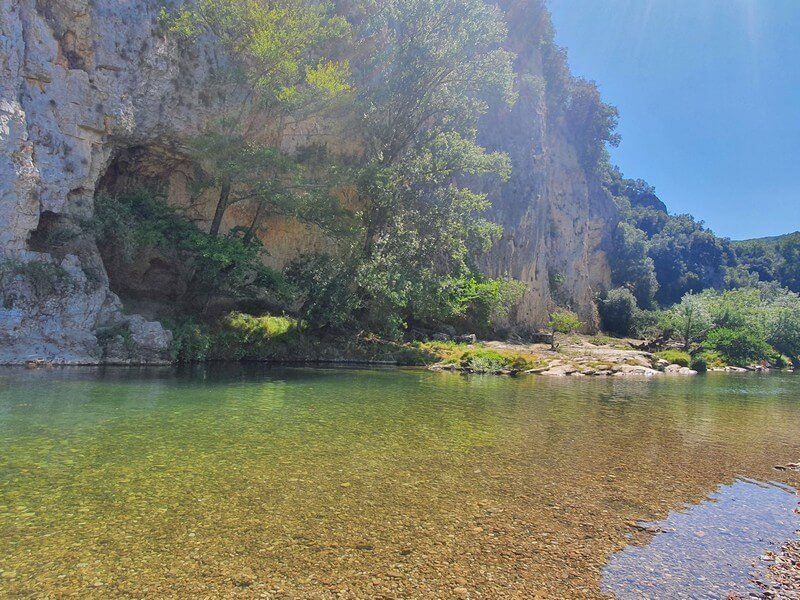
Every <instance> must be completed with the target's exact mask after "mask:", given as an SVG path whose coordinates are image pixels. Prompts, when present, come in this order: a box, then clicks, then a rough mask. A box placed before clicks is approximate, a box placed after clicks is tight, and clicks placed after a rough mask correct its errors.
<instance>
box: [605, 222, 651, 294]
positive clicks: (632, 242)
mask: <svg viewBox="0 0 800 600" xmlns="http://www.w3.org/2000/svg"><path fill="white" fill-rule="evenodd" d="M611 267H612V268H611V277H612V280H613V282H614V285H617V286H624V287H627V288H628V289H630V290H631V291H632V292H633V294H634V296H635V297H636V300H637V302H638V304H639V306H641V307H642V308H649V307H650V306H651V305H652V303H653V298H654V297H655V295H656V292H657V291H658V280H657V279H656V273H655V266H654V264H653V259H652V258H650V256H648V242H647V236H646V235H645V233H644V232H643V231H641V230H639V229H637V228H636V227H634V226H633V225H629V224H628V223H620V224H619V226H618V227H617V230H616V232H615V234H614V249H613V251H612V254H611Z"/></svg>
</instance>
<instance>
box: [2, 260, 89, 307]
mask: <svg viewBox="0 0 800 600" xmlns="http://www.w3.org/2000/svg"><path fill="white" fill-rule="evenodd" d="M7 276H11V277H14V276H21V277H25V278H26V279H27V280H28V281H29V282H30V284H31V285H32V286H33V289H34V291H35V292H36V295H37V296H38V297H39V298H47V297H49V296H56V295H61V294H67V293H69V292H70V291H72V290H73V289H74V287H75V280H74V279H72V277H71V276H70V274H69V273H67V271H65V270H64V268H63V267H61V266H60V265H57V264H54V263H51V262H42V261H31V262H23V261H21V260H16V259H6V260H4V261H2V263H0V280H2V279H3V278H5V277H7Z"/></svg>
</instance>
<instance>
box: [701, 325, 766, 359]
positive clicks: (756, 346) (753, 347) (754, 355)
mask: <svg viewBox="0 0 800 600" xmlns="http://www.w3.org/2000/svg"><path fill="white" fill-rule="evenodd" d="M703 347H704V348H706V349H708V350H714V351H716V352H718V353H719V354H720V355H721V356H722V357H723V358H724V359H725V361H726V362H728V363H729V364H732V365H737V366H741V367H744V366H747V365H750V364H752V363H754V362H757V361H760V360H764V359H766V358H767V357H768V356H769V354H770V351H771V348H770V347H769V345H768V344H767V343H766V342H765V341H764V340H763V339H762V338H761V336H760V335H759V334H758V332H755V331H751V330H747V329H728V328H726V327H720V328H718V329H714V330H712V331H711V332H710V333H709V334H708V337H707V338H706V341H705V343H704V344H703Z"/></svg>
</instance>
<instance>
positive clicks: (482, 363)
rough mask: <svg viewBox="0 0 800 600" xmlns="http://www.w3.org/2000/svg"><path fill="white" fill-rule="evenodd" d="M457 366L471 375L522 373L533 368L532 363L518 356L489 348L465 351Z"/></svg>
mask: <svg viewBox="0 0 800 600" xmlns="http://www.w3.org/2000/svg"><path fill="white" fill-rule="evenodd" d="M459 364H460V365H461V367H462V368H464V369H468V370H470V371H472V372H473V373H498V372H500V371H524V370H526V369H530V368H532V367H533V363H532V362H531V361H530V360H528V359H527V358H526V357H524V356H522V355H520V354H515V353H510V354H506V353H501V352H498V351H496V350H492V349H490V348H474V349H470V350H467V351H466V352H464V353H463V354H462V355H461V358H460V360H459Z"/></svg>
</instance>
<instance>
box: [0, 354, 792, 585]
mask: <svg viewBox="0 0 800 600" xmlns="http://www.w3.org/2000/svg"><path fill="white" fill-rule="evenodd" d="M798 398H800V379H798V378H794V377H791V376H781V375H775V376H770V377H757V376H737V375H719V376H708V377H696V378H674V379H672V378H670V379H668V378H660V379H657V380H654V381H639V380H637V381H626V380H619V379H616V378H614V379H611V380H607V381H597V380H564V381H553V380H546V379H544V378H533V377H528V378H519V379H511V378H500V377H460V376H454V375H450V374H437V373H429V372H425V371H415V370H390V371H358V370H308V369H275V370H270V369H266V368H263V367H232V366H227V367H224V368H220V369H194V370H170V369H164V370H134V369H131V370H124V369H117V370H115V369H105V370H102V369H101V370H94V371H93V370H54V371H30V372H29V371H24V370H22V371H19V370H12V371H4V372H0V597H3V598H5V597H15V596H33V597H42V596H50V597H75V598H109V597H135V598H144V597H147V598H151V597H152V598H172V597H181V598H186V597H215V598H216V597H248V598H249V597H253V598H259V597H267V598H270V597H274V598H365V597H370V598H372V597H381V596H383V597H406V598H449V597H455V596H458V597H464V596H466V597H471V598H472V597H474V598H477V597H482V598H509V597H519V598H533V597H537V596H538V597H539V598H543V597H550V598H593V597H600V596H601V585H600V581H601V574H602V571H603V568H604V566H605V564H606V562H607V561H608V559H609V557H611V556H612V555H614V553H616V552H619V551H620V550H622V549H623V548H625V546H626V545H628V544H629V543H630V540H629V539H628V538H627V537H626V535H627V533H628V532H629V531H630V528H629V527H628V525H627V523H628V522H631V521H639V520H645V521H658V520H660V519H664V518H666V517H667V515H668V514H670V513H671V512H674V511H675V510H678V509H680V508H681V507H682V506H684V504H685V503H690V504H697V503H699V502H701V501H702V500H703V499H704V498H706V497H707V496H708V495H709V494H711V493H713V492H714V490H717V489H718V487H719V486H720V484H732V483H733V482H734V481H735V480H736V478H737V477H739V476H745V477H751V478H755V479H759V480H762V481H766V480H769V479H772V478H776V477H777V478H780V479H781V480H782V481H783V482H784V483H789V484H795V485H796V484H797V483H798V482H797V481H796V480H793V479H792V478H793V477H794V478H796V477H797V474H794V473H788V472H786V473H778V472H776V471H774V470H773V469H772V467H773V465H775V464H787V463H790V462H798V460H800V401H799V400H798ZM738 485H744V484H734V486H733V488H731V489H739V488H738V487H737V486H738ZM722 489H723V490H724V489H726V488H722ZM748 489H749V488H748ZM758 489H759V490H762V488H758ZM764 490H765V491H764V493H765V494H766V493H772V494H777V493H778V491H776V490H777V488H771V490H772V491H771V492H768V491H766V488H764ZM720 493H724V492H720ZM783 493H784V492H780V494H783ZM720 506H723V502H717V503H716V504H715V505H713V506H709V508H707V509H705V510H713V509H715V507H716V508H717V509H718V508H719V507H720ZM737 514H738V513H737ZM743 518H746V519H749V518H750V517H749V516H747V517H743ZM745 526H750V527H753V526H754V525H752V524H749V525H748V523H739V524H732V525H730V528H732V530H733V529H735V528H736V527H745ZM676 529H677V528H676ZM707 534H708V535H709V536H710V535H712V534H714V531H713V530H709V531H708V532H707ZM672 539H674V540H679V539H681V538H679V537H677V536H674V537H673V538H672ZM674 551H675V552H676V553H678V554H683V555H685V556H691V554H690V549H689V548H688V547H687V548H683V547H682V546H681V547H678V548H676V549H675V550H674ZM747 552H750V550H749V549H747Z"/></svg>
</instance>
